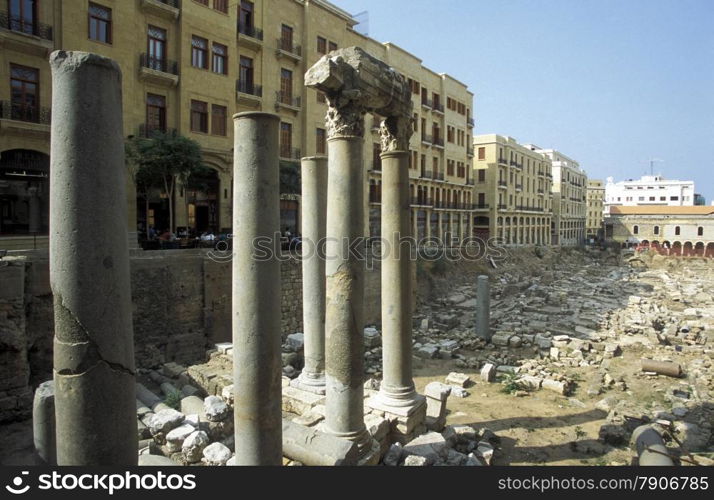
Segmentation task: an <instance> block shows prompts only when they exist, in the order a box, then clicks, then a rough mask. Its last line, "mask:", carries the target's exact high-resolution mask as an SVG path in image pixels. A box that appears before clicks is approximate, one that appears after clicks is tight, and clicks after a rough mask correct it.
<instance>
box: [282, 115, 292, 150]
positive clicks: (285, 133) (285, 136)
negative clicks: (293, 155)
mask: <svg viewBox="0 0 714 500" xmlns="http://www.w3.org/2000/svg"><path fill="white" fill-rule="evenodd" d="M292 141H293V126H292V125H291V124H290V123H285V122H280V156H281V157H282V158H290V152H291V150H292V147H293V142H292Z"/></svg>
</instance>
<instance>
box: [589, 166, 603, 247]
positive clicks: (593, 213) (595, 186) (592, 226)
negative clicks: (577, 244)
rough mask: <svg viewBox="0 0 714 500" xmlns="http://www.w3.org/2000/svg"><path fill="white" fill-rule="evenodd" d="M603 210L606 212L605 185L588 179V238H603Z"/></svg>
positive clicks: (599, 181)
mask: <svg viewBox="0 0 714 500" xmlns="http://www.w3.org/2000/svg"><path fill="white" fill-rule="evenodd" d="M603 210H605V183H604V182H603V181H601V180H596V179H588V187H587V217H586V220H585V237H586V238H588V239H593V240H598V239H601V238H602V237H603V226H602V222H603Z"/></svg>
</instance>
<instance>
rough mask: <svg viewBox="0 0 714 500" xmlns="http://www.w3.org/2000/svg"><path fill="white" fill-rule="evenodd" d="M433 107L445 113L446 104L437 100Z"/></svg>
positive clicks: (438, 111)
mask: <svg viewBox="0 0 714 500" xmlns="http://www.w3.org/2000/svg"><path fill="white" fill-rule="evenodd" d="M432 109H433V110H434V111H436V112H437V113H442V114H443V113H444V105H443V104H441V103H438V102H435V103H434V106H432Z"/></svg>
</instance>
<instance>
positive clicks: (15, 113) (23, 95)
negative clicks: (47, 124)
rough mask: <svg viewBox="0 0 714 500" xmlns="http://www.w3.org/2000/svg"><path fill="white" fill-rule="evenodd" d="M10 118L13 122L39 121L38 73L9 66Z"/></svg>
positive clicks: (17, 66) (35, 70)
mask: <svg viewBox="0 0 714 500" xmlns="http://www.w3.org/2000/svg"><path fill="white" fill-rule="evenodd" d="M10 99H11V110H10V113H11V114H10V116H11V117H12V119H13V120H20V121H24V122H37V121H39V119H40V109H39V106H40V71H39V70H38V69H35V68H28V67H26V66H19V65H16V64H11V65H10Z"/></svg>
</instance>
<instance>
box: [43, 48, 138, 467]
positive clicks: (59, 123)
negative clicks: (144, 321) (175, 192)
mask: <svg viewBox="0 0 714 500" xmlns="http://www.w3.org/2000/svg"><path fill="white" fill-rule="evenodd" d="M50 67H51V70H52V114H53V117H52V134H51V137H52V140H51V154H50V158H51V162H52V166H51V168H50V283H51V286H52V293H53V295H54V320H55V340H54V381H55V411H56V429H57V464H58V465H78V466H86V465H113V466H127V465H136V463H137V458H138V452H137V441H136V394H135V386H136V377H135V368H134V334H133V327H132V312H131V311H132V305H131V287H130V281H129V276H130V274H129V250H128V244H127V219H126V214H127V198H126V183H127V175H126V166H125V165H124V139H123V133H122V123H123V122H122V94H121V88H122V87H121V82H122V78H121V71H120V69H119V66H118V65H117V64H116V63H115V62H114V61H112V60H110V59H107V58H105V57H101V56H98V55H96V54H89V53H86V52H65V51H56V52H53V53H52V55H51V56H50ZM99 167H100V168H99Z"/></svg>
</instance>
